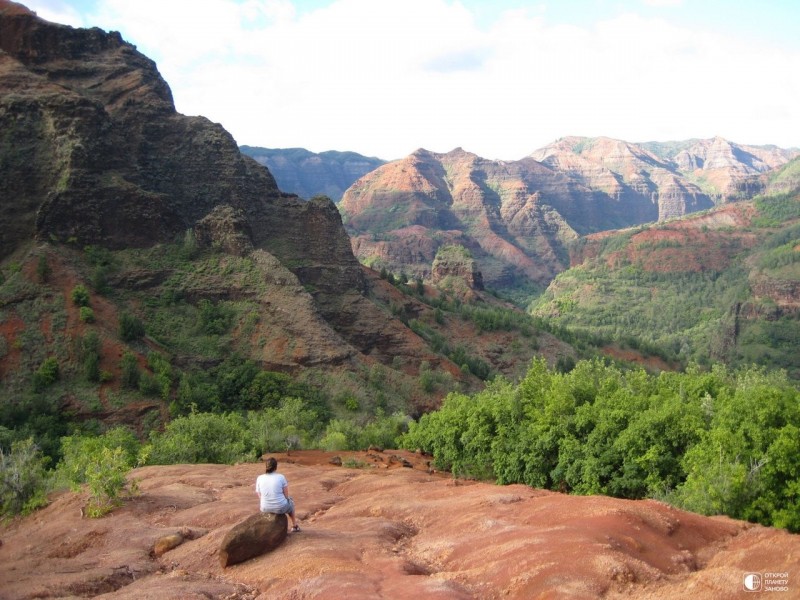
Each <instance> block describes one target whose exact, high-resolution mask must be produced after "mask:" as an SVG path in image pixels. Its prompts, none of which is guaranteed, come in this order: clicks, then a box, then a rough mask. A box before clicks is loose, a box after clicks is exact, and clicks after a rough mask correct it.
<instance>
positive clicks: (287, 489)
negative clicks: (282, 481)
mask: <svg viewBox="0 0 800 600" xmlns="http://www.w3.org/2000/svg"><path fill="white" fill-rule="evenodd" d="M283 495H284V497H285V498H286V499H287V500H288V499H289V486H288V485H285V486H283Z"/></svg>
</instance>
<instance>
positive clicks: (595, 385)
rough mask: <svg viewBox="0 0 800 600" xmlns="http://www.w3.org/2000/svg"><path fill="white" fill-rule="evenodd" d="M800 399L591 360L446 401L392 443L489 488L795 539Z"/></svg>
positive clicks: (744, 383) (744, 382)
mask: <svg viewBox="0 0 800 600" xmlns="http://www.w3.org/2000/svg"><path fill="white" fill-rule="evenodd" d="M798 440H800V390H798V389H797V388H796V387H795V386H793V385H792V384H791V383H789V382H788V381H787V379H786V376H785V374H782V373H778V372H774V373H769V372H766V371H764V370H761V369H755V368H750V369H743V370H740V371H736V372H729V371H728V370H727V369H726V368H725V367H721V366H715V367H714V368H713V369H712V370H711V372H703V371H701V370H700V369H699V368H697V367H693V368H691V369H689V370H688V371H687V372H686V373H662V374H661V375H659V376H652V375H649V374H647V373H646V372H645V371H643V370H630V371H622V370H620V369H619V368H617V367H614V366H609V365H607V364H605V363H603V362H602V361H599V360H595V361H580V362H578V363H577V364H576V365H575V367H574V368H573V369H572V370H571V371H569V372H568V373H559V372H557V371H551V370H549V369H548V368H547V365H546V364H545V363H544V361H543V360H536V361H534V362H533V363H532V364H531V368H530V369H529V371H528V373H527V375H526V376H525V378H524V379H523V380H522V381H521V382H520V384H519V385H518V386H512V385H511V384H510V383H509V382H507V381H504V380H502V379H498V380H496V381H493V382H492V383H491V384H490V385H488V386H487V387H486V389H485V390H483V391H482V392H480V393H478V394H476V395H475V396H472V397H470V396H467V395H464V394H450V395H449V396H448V397H447V398H446V399H445V400H444V402H443V404H442V407H441V408H440V409H439V410H437V411H434V412H431V413H428V414H426V415H423V416H422V417H421V418H420V420H419V421H418V422H417V423H412V424H411V425H410V428H409V431H408V433H407V434H405V435H404V436H403V437H402V438H401V444H402V446H403V447H405V448H408V449H409V450H414V449H417V448H420V449H422V450H424V451H426V452H429V453H431V454H433V456H434V463H435V464H436V466H437V467H438V468H440V469H449V470H451V471H452V472H453V473H454V474H457V475H466V476H471V477H478V478H493V479H495V480H496V481H497V482H498V483H501V484H505V483H525V484H527V485H531V486H535V487H544V488H549V489H558V490H563V489H566V490H569V491H572V492H575V493H580V494H605V495H610V496H617V497H624V498H643V497H648V496H649V497H657V498H661V499H666V500H667V501H669V502H671V503H673V504H676V505H678V506H680V507H682V508H685V509H688V510H693V511H696V512H701V513H704V514H727V515H729V516H731V517H733V518H737V519H747V520H750V521H754V522H758V523H762V524H765V525H775V526H779V527H786V528H788V529H789V530H790V531H795V532H796V531H800V518H798V517H797V515H798V514H800V511H798V508H800V501H798V498H800V494H799V493H798V491H799V488H798V485H797V477H798V475H800V441H798Z"/></svg>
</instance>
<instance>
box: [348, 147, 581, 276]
mask: <svg viewBox="0 0 800 600" xmlns="http://www.w3.org/2000/svg"><path fill="white" fill-rule="evenodd" d="M583 191H584V190H578V189H576V186H575V184H574V183H571V182H570V181H568V180H567V178H565V177H564V176H562V175H560V174H558V173H555V172H554V171H552V170H551V169H549V168H547V167H545V166H543V165H540V164H539V163H536V162H535V161H529V162H527V163H526V162H525V161H520V162H499V161H490V160H486V159H483V158H480V157H479V156H476V155H475V154H471V153H469V152H465V151H464V150H462V149H460V148H457V149H455V150H453V151H451V152H448V153H447V154H437V153H433V152H429V151H427V150H422V149H420V150H418V151H416V152H414V153H413V154H412V155H410V156H409V157H407V158H405V159H403V160H399V161H395V162H392V163H388V164H386V165H383V166H382V167H380V168H378V169H376V170H375V171H373V172H371V173H369V174H367V175H365V176H364V177H362V178H361V179H359V180H358V181H356V182H355V183H354V184H353V185H352V186H351V187H350V188H349V189H348V190H347V191H346V192H345V195H344V197H343V198H342V202H341V203H340V204H339V208H340V210H341V211H342V212H343V214H344V215H345V223H346V227H347V229H348V231H349V232H350V233H351V237H352V239H353V248H354V252H355V253H356V254H357V256H359V258H360V259H361V260H362V261H364V262H368V263H372V264H375V265H380V266H385V267H387V268H388V269H389V270H391V271H394V272H400V271H405V272H406V273H409V274H411V275H414V276H418V277H422V278H423V279H428V278H429V277H430V273H431V266H432V263H433V259H434V257H435V255H436V251H437V250H438V248H439V247H440V246H442V245H447V244H453V243H457V244H460V245H463V246H464V247H466V248H468V249H469V250H470V252H471V253H472V254H473V256H474V257H475V260H476V261H477V262H478V268H479V270H480V271H481V273H482V274H483V277H484V280H485V282H486V283H487V285H490V286H492V287H495V288H497V287H501V288H502V287H515V286H516V285H519V284H520V283H522V284H524V283H525V282H526V281H527V282H528V283H530V282H537V283H539V284H544V283H546V282H548V281H549V280H550V279H552V278H553V277H554V276H555V275H556V274H557V273H558V272H560V271H561V270H563V268H564V267H565V264H564V259H565V256H566V254H565V247H566V244H567V243H568V242H569V241H571V240H573V239H575V238H576V237H577V235H576V233H575V231H573V229H572V227H570V226H569V225H567V223H566V222H565V220H564V219H563V218H562V217H561V215H560V214H559V212H558V211H557V210H556V209H555V208H554V206H560V207H562V208H563V210H564V211H565V212H570V211H572V212H573V213H580V212H582V208H584V204H586V203H585V202H582V201H581V198H585V195H583ZM590 212H593V211H591V210H590Z"/></svg>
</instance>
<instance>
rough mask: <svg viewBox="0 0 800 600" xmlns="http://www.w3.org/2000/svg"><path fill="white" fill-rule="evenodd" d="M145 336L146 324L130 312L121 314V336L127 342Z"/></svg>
mask: <svg viewBox="0 0 800 600" xmlns="http://www.w3.org/2000/svg"><path fill="white" fill-rule="evenodd" d="M143 336H144V324H143V323H142V322H141V321H140V320H139V319H138V318H137V317H135V316H134V315H132V314H130V313H122V314H121V315H120V316H119V337H120V338H121V339H122V340H123V341H125V342H132V341H134V340H138V339H140V338H141V337H143Z"/></svg>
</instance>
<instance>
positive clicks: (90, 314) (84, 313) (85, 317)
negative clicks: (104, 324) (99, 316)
mask: <svg viewBox="0 0 800 600" xmlns="http://www.w3.org/2000/svg"><path fill="white" fill-rule="evenodd" d="M80 319H81V321H83V322H84V323H94V311H93V310H92V308H91V307H90V306H81V310H80Z"/></svg>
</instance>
